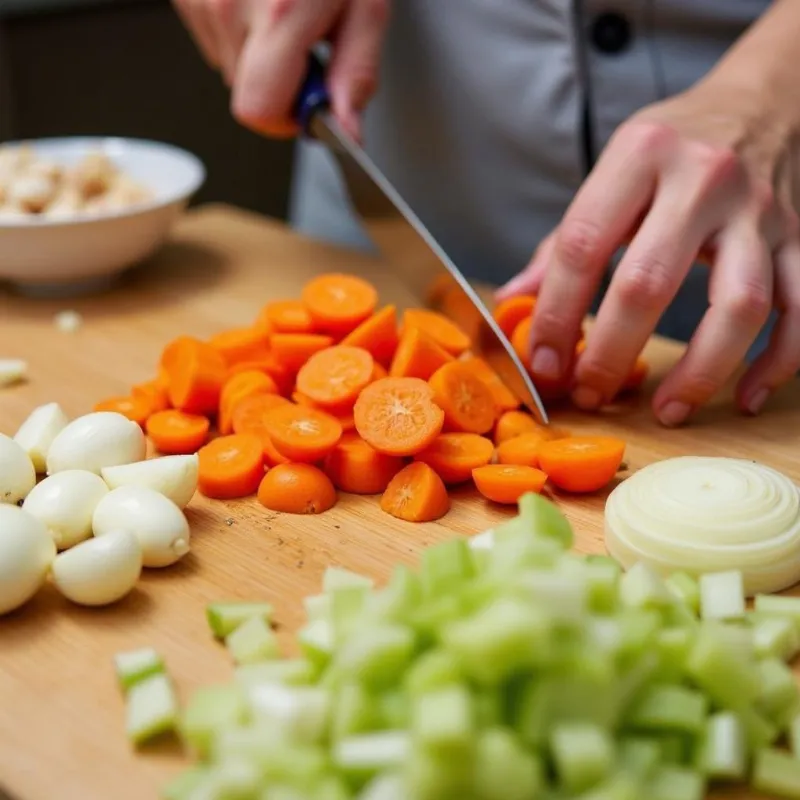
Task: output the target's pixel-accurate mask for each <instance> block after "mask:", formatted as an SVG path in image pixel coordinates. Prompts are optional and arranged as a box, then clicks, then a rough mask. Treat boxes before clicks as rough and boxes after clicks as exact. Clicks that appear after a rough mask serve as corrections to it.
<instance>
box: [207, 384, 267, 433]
mask: <svg viewBox="0 0 800 800" xmlns="http://www.w3.org/2000/svg"><path fill="white" fill-rule="evenodd" d="M254 394H278V385H277V384H276V383H275V381H274V380H273V379H272V378H270V377H269V375H265V374H264V373H263V372H259V371H257V370H251V371H249V372H237V373H236V374H235V375H232V376H231V377H230V378H228V380H226V381H225V385H224V386H223V387H222V393H221V395H220V398H219V416H218V417H217V427H218V428H219V432H220V433H221V434H223V435H227V434H229V433H232V432H233V409H234V408H235V407H236V405H237V404H238V403H239V401H240V400H244V398H245V397H249V396H250V395H254Z"/></svg>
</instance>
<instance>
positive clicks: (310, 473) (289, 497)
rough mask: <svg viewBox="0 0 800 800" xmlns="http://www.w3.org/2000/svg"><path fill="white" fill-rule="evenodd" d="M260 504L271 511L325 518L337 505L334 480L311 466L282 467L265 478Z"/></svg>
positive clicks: (293, 465) (288, 465)
mask: <svg viewBox="0 0 800 800" xmlns="http://www.w3.org/2000/svg"><path fill="white" fill-rule="evenodd" d="M258 500H259V502H260V503H261V504H262V505H263V506H266V507H267V508H268V509H270V510H271V511H282V512H283V513H285V514H322V513H323V512H324V511H328V509H330V508H333V506H334V505H335V504H336V489H335V488H334V486H333V483H332V482H331V479H330V478H329V477H328V476H327V475H326V474H325V473H324V472H323V471H322V470H320V469H318V468H317V467H315V466H312V465H311V464H279V465H278V466H277V467H273V468H272V469H271V470H269V471H268V472H267V474H266V475H265V476H264V477H263V478H262V480H261V484H260V485H259V487H258Z"/></svg>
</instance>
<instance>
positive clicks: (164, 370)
mask: <svg viewBox="0 0 800 800" xmlns="http://www.w3.org/2000/svg"><path fill="white" fill-rule="evenodd" d="M189 344H203V342H201V341H200V339H198V338H197V337H196V336H178V337H177V338H176V339H173V340H172V341H171V342H168V343H167V345H166V346H165V347H164V349H163V350H162V351H161V358H160V359H159V362H158V377H159V380H162V381H164V388H165V389H166V388H167V383H168V382H169V373H170V372H171V371H172V369H173V368H174V367H175V365H176V363H177V362H178V361H179V360H181V359H182V358H183V353H184V352H185V350H186V346H187V345H189Z"/></svg>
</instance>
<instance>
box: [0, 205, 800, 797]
mask: <svg viewBox="0 0 800 800" xmlns="http://www.w3.org/2000/svg"><path fill="white" fill-rule="evenodd" d="M321 270H346V271H355V272H360V273H361V274H364V275H365V276H367V277H369V278H370V279H372V280H374V281H375V283H376V284H377V285H378V286H379V288H380V290H381V292H382V294H383V298H384V299H385V300H386V301H393V300H396V301H399V302H401V303H402V302H403V301H404V299H407V298H404V297H403V294H402V291H401V290H400V289H399V287H397V285H396V284H395V283H394V281H393V279H392V276H391V275H390V274H389V273H387V271H386V270H385V269H384V268H383V266H382V265H380V264H377V263H376V262H374V261H372V260H370V259H368V258H366V257H363V256H360V255H355V254H352V253H349V252H346V251H342V250H337V249H334V248H331V247H329V246H326V245H322V244H319V243H314V242H311V241H308V240H305V239H302V238H299V237H297V236H295V235H293V234H291V233H289V232H288V231H287V230H286V229H285V228H284V227H283V226H281V225H279V224H277V223H272V222H268V221H266V220H264V219H262V218H260V217H256V216H253V215H250V214H245V213H243V212H239V211H235V210H233V209H229V208H226V207H221V206H215V207H206V208H203V209H200V210H198V211H195V212H192V213H190V214H188V215H187V216H186V217H185V218H184V219H183V220H182V221H181V222H180V224H179V225H178V227H177V229H176V231H175V234H174V236H173V240H172V243H171V244H170V245H169V246H168V247H167V249H166V250H165V251H164V252H163V253H162V255H161V256H160V257H159V258H158V259H156V260H155V261H154V262H152V263H151V264H149V265H148V266H147V267H145V268H143V269H140V270H138V271H137V272H136V273H134V274H132V275H130V276H129V277H128V278H126V279H125V281H124V282H123V283H121V284H120V285H119V286H118V287H117V288H116V289H115V290H114V291H112V292H110V293H109V294H107V295H105V296H103V297H96V298H92V299H84V300H74V301H60V302H54V301H46V302H44V301H33V300H25V299H21V298H19V297H16V296H12V295H11V294H8V293H6V294H3V293H1V292H0V356H3V357H11V356H14V357H22V358H25V359H27V360H28V361H29V363H30V380H29V382H28V383H26V384H24V385H22V386H19V387H15V388H13V389H8V390H3V391H0V430H2V431H3V432H6V433H13V431H14V430H15V429H16V426H17V425H18V424H19V423H20V422H21V421H22V420H23V418H24V417H25V416H26V414H27V413H28V412H29V411H30V409H31V408H32V407H34V406H35V405H37V404H40V403H44V402H49V401H52V400H58V401H59V402H60V403H61V404H62V405H63V407H64V408H65V410H66V411H67V412H68V413H69V414H71V415H78V414H81V413H85V412H87V411H89V410H91V406H92V404H93V402H94V401H95V400H97V399H99V398H102V397H104V396H108V395H112V394H117V393H120V392H124V391H125V390H126V389H127V387H128V386H129V385H130V384H131V383H134V382H136V381H140V380H144V379H147V378H148V377H150V375H151V373H152V371H153V366H154V364H155V362H156V360H157V357H158V354H159V352H160V349H161V346H162V345H163V343H164V342H165V341H166V340H167V339H169V338H170V337H172V336H174V335H176V334H179V333H189V334H195V335H198V336H208V335H210V334H212V333H213V332H215V331H216V330H218V329H220V328H223V327H225V326H232V325H237V324H244V323H246V322H247V321H249V320H250V319H252V318H253V317H254V316H255V314H256V312H257V311H258V309H259V308H260V307H261V305H262V304H263V303H265V302H266V301H267V300H270V299H274V298H278V297H282V296H292V295H296V294H297V292H298V290H299V288H300V286H301V284H302V282H303V281H304V279H306V278H307V277H309V276H311V275H313V274H314V273H316V272H318V271H321ZM65 308H74V309H76V310H78V311H79V312H80V313H81V314H82V315H83V317H84V326H83V327H82V328H81V330H80V331H78V332H77V333H74V334H66V333H60V332H58V331H57V330H56V329H55V327H54V325H53V315H54V314H55V313H56V312H57V311H60V310H63V309H65ZM680 352H681V350H680V348H679V347H678V346H677V345H674V344H671V343H667V342H664V341H654V342H652V343H651V345H650V348H649V357H650V360H651V363H652V364H653V367H654V373H655V375H656V376H657V375H658V374H663V373H664V372H665V371H666V369H668V367H669V366H670V365H671V364H672V363H674V361H675V360H676V358H677V357H678V356H679V355H680ZM555 418H556V421H557V422H558V423H559V424H561V423H563V424H566V425H570V426H573V427H574V428H576V429H580V430H587V431H599V430H603V431H610V432H614V433H617V434H620V435H622V436H624V437H625V438H626V439H627V440H628V441H629V443H630V446H629V449H628V453H627V456H626V460H627V463H628V464H629V466H630V469H636V468H638V467H641V466H643V465H644V464H646V463H648V462H651V461H653V460H656V459H660V458H664V457H667V456H674V455H680V454H701V455H702V454H718V455H730V456H743V457H749V458H754V459H759V460H762V461H765V462H767V463H769V464H771V465H773V466H775V467H777V468H778V469H781V470H783V471H785V472H787V473H788V474H789V475H791V476H792V477H793V478H794V479H795V480H798V481H800V447H798V444H800V386H798V385H794V386H791V387H789V388H788V389H787V390H786V391H784V392H782V393H781V394H780V395H779V396H778V397H777V398H776V399H775V400H774V401H773V403H772V404H771V406H770V407H769V408H768V410H767V411H766V412H765V413H764V415H763V416H762V417H760V418H758V419H745V418H743V417H741V416H740V415H738V414H737V413H736V412H735V411H734V410H733V408H732V407H731V405H730V403H729V402H728V400H727V399H726V398H721V399H720V400H719V401H718V402H717V403H715V404H714V406H713V407H712V408H710V409H709V410H708V411H707V412H705V413H704V414H703V415H702V416H701V417H700V418H699V419H698V420H697V422H696V423H695V424H693V425H692V426H691V427H688V428H686V429H684V430H680V431H669V432H667V431H664V430H661V429H660V428H659V427H658V426H657V425H656V424H655V423H654V421H653V419H652V416H651V413H650V409H649V405H648V401H647V399H646V398H636V399H632V400H631V401H629V402H627V403H626V404H625V405H621V406H619V407H618V408H614V409H611V410H609V411H608V412H607V413H604V414H603V416H601V417H598V416H595V417H589V416H582V415H579V414H577V413H575V412H556V413H555ZM556 499H557V500H558V502H559V503H560V505H561V506H562V508H563V509H564V510H565V512H566V514H567V515H568V516H569V518H570V519H571V520H572V522H573V523H574V525H575V526H576V529H577V531H578V546H579V549H581V550H583V551H587V552H588V551H600V550H602V507H603V501H604V498H603V497H592V498H589V499H580V500H574V499H569V500H567V499H563V498H556ZM188 513H189V516H190V518H191V523H192V530H193V537H194V538H193V552H192V554H191V555H190V556H189V557H187V558H186V559H185V560H184V561H183V562H181V563H180V564H179V565H177V566H176V567H174V568H169V569H165V570H161V571H155V570H151V571H149V572H147V574H146V576H145V577H144V579H143V581H142V583H141V585H140V587H139V588H138V589H137V590H136V591H135V592H134V593H133V594H132V595H131V596H129V597H128V598H127V599H126V600H124V601H123V602H122V603H120V604H119V605H118V606H116V607H113V608H108V609H103V610H87V609H81V608H77V607H74V606H72V605H70V604H69V603H67V602H66V601H64V600H63V599H61V598H59V597H58V596H57V595H56V593H55V592H54V591H52V590H51V589H49V588H48V589H45V590H44V591H43V592H42V593H41V594H40V595H39V596H38V597H37V598H36V599H35V600H34V601H33V602H31V603H30V604H29V605H28V606H27V607H25V608H24V609H22V610H21V611H19V612H17V613H15V614H13V615H10V616H9V617H6V618H3V619H2V620H0V785H1V786H4V787H5V788H6V789H7V790H10V791H11V792H13V793H14V795H15V800H16V798H17V797H18V800H67V799H68V798H83V799H91V800H112V798H113V800H146V799H147V798H155V797H156V796H157V790H158V787H159V786H160V785H162V784H163V782H164V780H165V779H166V778H168V777H169V776H170V775H172V774H173V773H174V772H175V771H177V770H178V769H180V768H181V767H182V765H183V762H182V760H181V758H180V754H179V753H178V752H177V750H174V749H173V750H169V749H166V750H165V748H164V747H160V748H158V749H154V750H152V751H149V752H147V753H145V754H134V753H133V752H131V750H130V749H129V747H128V745H127V744H126V741H125V738H124V734H123V705H122V701H121V698H120V696H119V693H118V691H117V687H116V685H115V682H114V675H113V669H112V665H111V658H112V656H113V654H114V653H115V652H117V651H119V650H123V649H129V648H134V647H139V646H145V645H149V646H153V647H156V648H157V649H158V650H159V651H161V652H162V653H163V654H164V656H165V658H166V660H167V663H168V665H169V669H170V672H171V673H172V675H173V676H174V677H175V679H176V681H177V684H178V686H179V687H180V690H181V693H182V694H183V695H184V696H186V695H187V694H188V693H189V692H190V691H192V690H193V689H194V688H196V687H198V686H200V685H203V684H206V683H209V682H213V681H219V680H226V679H227V678H228V677H229V676H230V674H231V666H230V663H229V661H228V659H227V658H226V656H225V653H224V652H223V650H222V648H221V647H220V646H218V645H215V644H214V643H213V642H212V641H211V638H210V636H209V633H208V631H207V628H206V622H205V618H204V609H205V605H206V603H208V602H209V601H211V600H219V599H264V600H268V601H270V602H272V603H274V604H275V606H276V608H277V621H278V622H279V624H280V626H281V628H282V630H283V631H284V634H285V636H288V633H289V632H291V631H292V630H294V629H296V627H297V626H298V625H299V624H300V623H301V622H302V608H301V599H302V597H303V596H304V595H306V594H310V593H314V592H316V591H318V588H319V580H320V577H321V574H322V571H323V570H324V568H325V567H326V566H327V565H329V564H341V565H344V566H346V567H349V568H351V569H355V570H358V571H362V572H365V573H368V574H370V575H373V576H374V577H376V578H378V579H383V578H385V577H386V576H387V575H388V573H389V571H390V568H391V566H392V565H393V564H395V563H397V562H410V563H413V561H414V559H415V554H416V553H417V552H418V550H419V549H420V548H421V547H423V546H425V545H427V544H429V543H431V542H433V541H435V540H438V539H442V538H443V537H446V536H448V535H452V534H453V533H454V532H455V533H458V534H473V533H476V532H478V531H481V530H483V529H485V528H486V527H489V526H490V525H491V524H492V523H494V522H495V521H496V520H497V519H498V518H499V517H500V516H501V515H502V514H503V512H502V511H500V510H498V509H496V508H492V507H490V506H489V505H487V504H486V503H484V502H483V501H482V500H481V499H480V498H478V497H476V496H474V495H473V494H472V493H470V492H466V491H465V492H464V493H463V494H462V496H461V497H460V498H459V500H458V502H456V503H455V504H454V507H453V510H452V511H451V513H450V514H448V515H447V517H445V518H444V519H443V520H442V521H441V523H438V524H428V525H412V524H408V523H403V522H400V521H398V520H394V519H393V518H391V517H388V516H386V515H384V514H382V513H381V512H380V510H379V509H378V506H377V503H376V501H375V499H374V498H354V497H343V498H342V500H341V502H340V503H339V505H337V506H336V508H335V509H334V510H332V511H331V512H329V513H327V514H325V515H322V516H320V517H317V518H306V517H291V516H280V515H276V514H272V513H269V512H267V511H265V510H264V509H263V508H261V507H259V506H258V505H257V504H256V503H255V502H254V501H252V500H247V501H239V502H231V503H220V502H215V503H210V502H206V501H204V500H202V499H196V500H194V501H193V502H192V504H191V506H190V508H189V511H188ZM733 796H734V795H726V797H733ZM738 797H740V798H744V797H745V795H738ZM748 800H753V798H752V797H751V796H748Z"/></svg>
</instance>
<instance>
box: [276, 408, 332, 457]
mask: <svg viewBox="0 0 800 800" xmlns="http://www.w3.org/2000/svg"><path fill="white" fill-rule="evenodd" d="M264 430H265V431H266V432H267V435H268V436H269V438H270V439H271V440H272V444H273V445H275V449H276V450H277V451H278V452H279V453H280V454H281V455H282V456H284V457H285V458H288V459H289V460H290V461H302V462H310V461H320V460H321V459H323V458H325V456H327V455H328V453H330V452H331V450H333V448H334V447H335V446H336V443H337V442H338V441H339V439H341V438H342V425H341V423H340V422H339V420H338V419H336V417H334V416H332V415H330V414H326V413H325V412H324V411H320V410H319V409H317V408H312V407H310V406H296V405H292V404H288V405H284V406H278V407H277V408H274V409H272V411H269V412H268V413H267V414H266V416H265V417H264Z"/></svg>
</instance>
